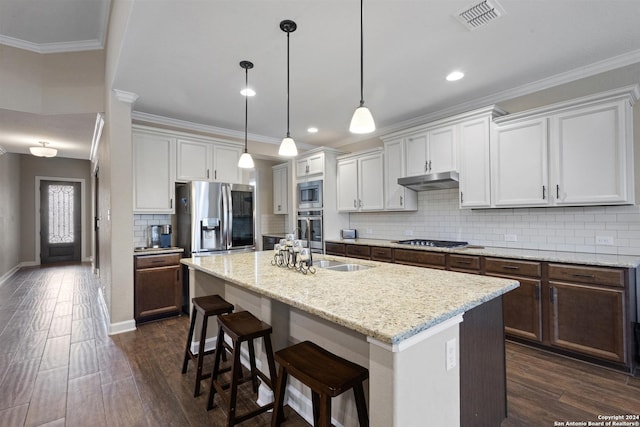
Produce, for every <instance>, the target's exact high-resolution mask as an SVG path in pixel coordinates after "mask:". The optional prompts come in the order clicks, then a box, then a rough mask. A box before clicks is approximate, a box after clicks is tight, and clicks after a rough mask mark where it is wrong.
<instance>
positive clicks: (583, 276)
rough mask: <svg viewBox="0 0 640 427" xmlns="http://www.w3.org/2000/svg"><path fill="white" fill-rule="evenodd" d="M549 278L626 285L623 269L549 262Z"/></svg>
mask: <svg viewBox="0 0 640 427" xmlns="http://www.w3.org/2000/svg"><path fill="white" fill-rule="evenodd" d="M549 279H550V280H563V281H568V282H578V283H590V284H594V285H608V286H618V287H621V288H622V287H624V281H625V280H624V279H625V274H624V270H623V269H618V268H602V267H585V266H581V265H564V264H549Z"/></svg>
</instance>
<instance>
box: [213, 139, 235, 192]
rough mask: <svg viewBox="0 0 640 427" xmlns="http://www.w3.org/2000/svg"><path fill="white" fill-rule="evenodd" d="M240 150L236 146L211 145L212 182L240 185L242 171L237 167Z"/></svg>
mask: <svg viewBox="0 0 640 427" xmlns="http://www.w3.org/2000/svg"><path fill="white" fill-rule="evenodd" d="M241 155H242V149H241V148H240V147H238V146H233V145H223V144H214V145H213V177H212V179H213V180H214V181H218V182H230V183H241V182H242V171H241V169H240V168H239V167H238V160H240V156H241Z"/></svg>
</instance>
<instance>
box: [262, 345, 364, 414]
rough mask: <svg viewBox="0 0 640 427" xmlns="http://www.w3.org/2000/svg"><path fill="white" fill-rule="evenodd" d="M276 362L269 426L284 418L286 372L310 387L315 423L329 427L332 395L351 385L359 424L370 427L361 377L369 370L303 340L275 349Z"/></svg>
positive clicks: (336, 394) (343, 390)
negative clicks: (275, 378) (273, 400)
mask: <svg viewBox="0 0 640 427" xmlns="http://www.w3.org/2000/svg"><path fill="white" fill-rule="evenodd" d="M275 358H276V362H278V364H279V365H280V370H279V372H278V384H277V386H276V395H275V399H276V400H275V403H274V405H275V406H274V410H273V416H272V418H271V426H272V427H275V426H280V425H281V423H282V421H283V419H284V415H283V409H282V406H283V401H284V392H285V389H286V387H287V375H291V376H293V377H295V378H297V379H298V380H299V381H300V382H302V383H303V384H304V385H306V386H307V387H309V388H311V396H312V400H313V421H314V426H317V427H318V426H319V427H330V426H331V398H332V397H336V396H338V395H340V394H342V393H344V392H345V391H347V390H349V389H350V388H353V393H354V395H355V398H356V408H357V410H358V420H359V422H360V426H361V427H366V426H369V415H368V413H367V403H366V401H365V398H364V386H363V383H364V380H366V379H367V378H369V371H368V370H367V369H366V368H364V367H362V366H360V365H357V364H355V363H353V362H350V361H348V360H345V359H343V358H341V357H339V356H336V355H335V354H333V353H330V352H328V351H327V350H325V349H323V348H321V347H319V346H317V345H316V344H314V343H312V342H311V341H304V342H301V343H299V344H295V345H292V346H291V347H287V348H284V349H282V350H280V351H277V352H276V354H275Z"/></svg>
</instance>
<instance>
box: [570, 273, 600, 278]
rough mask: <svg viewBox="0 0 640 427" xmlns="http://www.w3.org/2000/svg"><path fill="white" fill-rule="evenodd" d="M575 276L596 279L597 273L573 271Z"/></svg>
mask: <svg viewBox="0 0 640 427" xmlns="http://www.w3.org/2000/svg"><path fill="white" fill-rule="evenodd" d="M573 277H582V278H585V279H595V278H596V276H595V274H587V273H573Z"/></svg>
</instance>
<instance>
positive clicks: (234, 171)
mask: <svg viewBox="0 0 640 427" xmlns="http://www.w3.org/2000/svg"><path fill="white" fill-rule="evenodd" d="M177 144H178V146H177V165H176V169H177V176H176V179H177V180H178V181H184V182H186V181H218V182H230V183H241V182H242V171H241V169H240V168H239V167H238V160H239V159H240V155H241V154H242V148H241V147H240V146H237V145H232V144H226V143H222V142H217V141H210V140H204V139H197V138H179V139H178V140H177Z"/></svg>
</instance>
